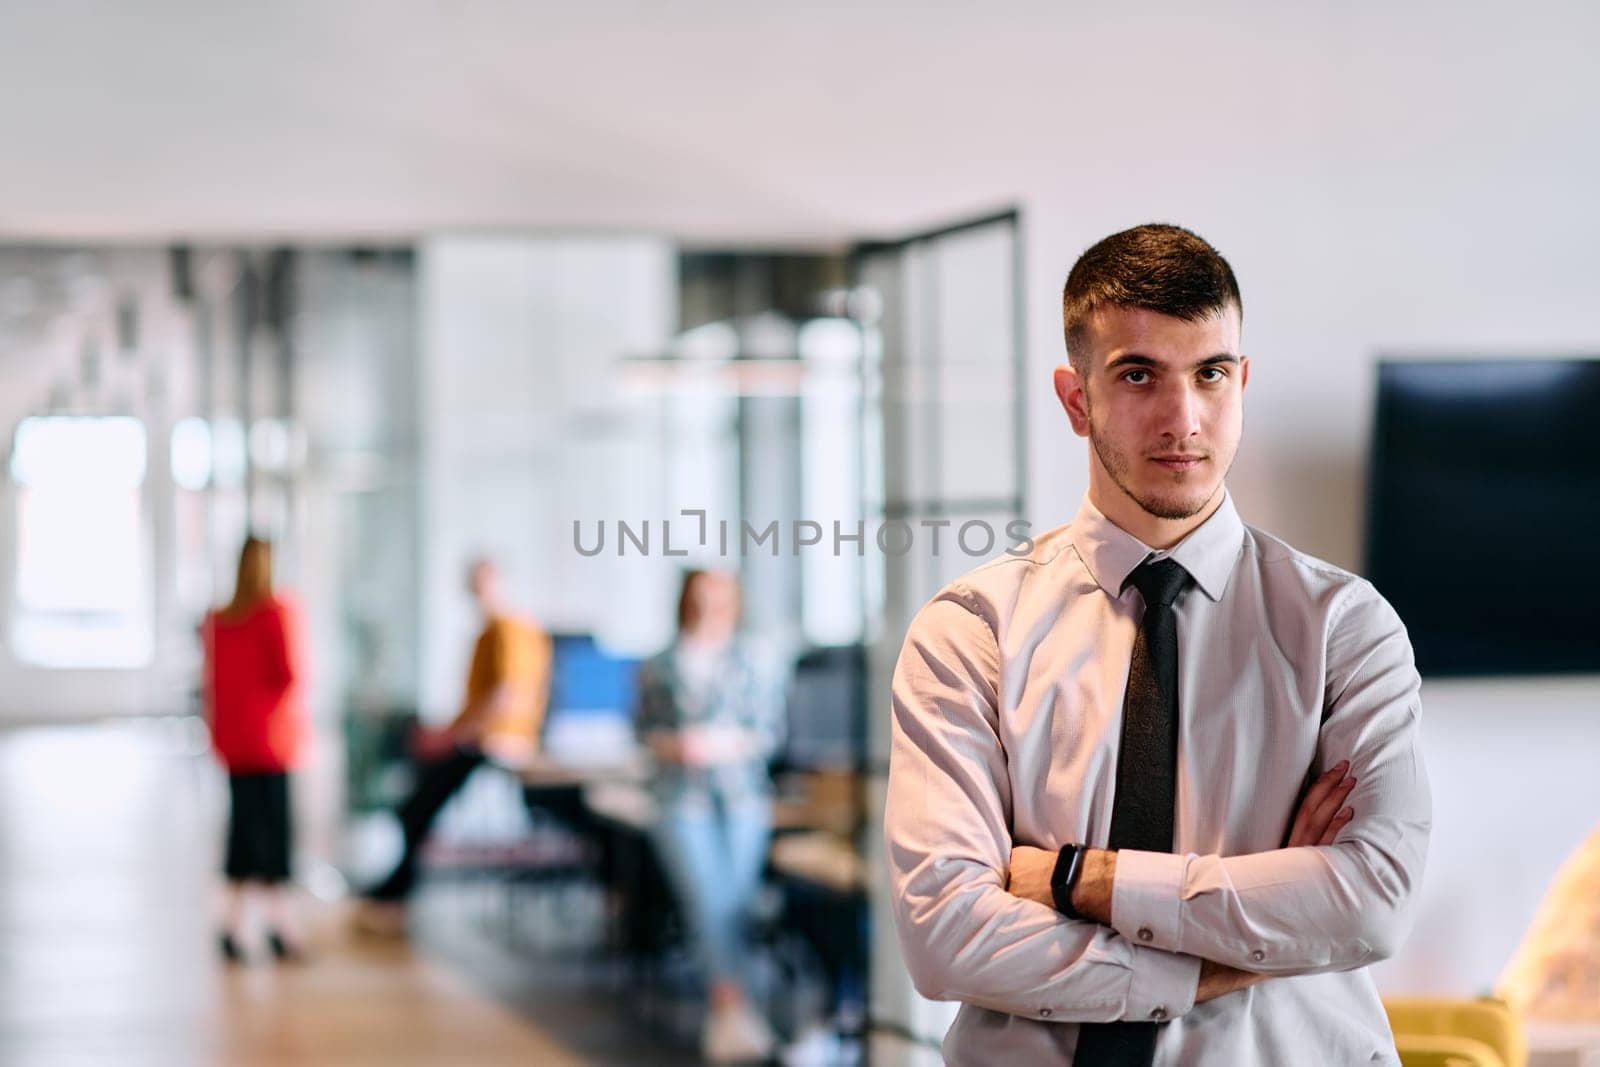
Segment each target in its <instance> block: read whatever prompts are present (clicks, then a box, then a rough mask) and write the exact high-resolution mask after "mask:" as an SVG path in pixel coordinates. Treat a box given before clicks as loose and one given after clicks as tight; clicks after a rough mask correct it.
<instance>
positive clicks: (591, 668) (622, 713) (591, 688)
mask: <svg viewBox="0 0 1600 1067" xmlns="http://www.w3.org/2000/svg"><path fill="white" fill-rule="evenodd" d="M551 640H552V643H553V646H554V647H553V649H552V652H553V663H552V666H551V672H550V704H549V710H548V711H546V713H545V725H544V746H543V747H544V752H545V754H546V755H548V756H550V757H551V758H552V759H556V760H560V761H562V762H569V763H608V762H612V761H615V760H617V759H619V758H623V757H625V756H627V755H628V754H629V753H631V752H632V750H633V748H634V733H633V704H634V680H635V676H636V675H637V674H638V671H639V660H637V659H635V658H633V657H629V656H620V655H616V654H613V653H612V652H610V651H608V650H607V649H605V648H604V647H603V646H601V645H600V644H599V643H598V642H596V641H595V639H594V636H593V635H592V634H573V633H568V634H554V635H552V638H551Z"/></svg>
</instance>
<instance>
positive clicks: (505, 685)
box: [363, 559, 550, 930]
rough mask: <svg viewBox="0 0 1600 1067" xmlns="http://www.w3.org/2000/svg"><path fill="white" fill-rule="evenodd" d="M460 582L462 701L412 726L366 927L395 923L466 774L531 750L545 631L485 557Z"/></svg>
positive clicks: (511, 763)
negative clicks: (412, 764) (409, 781)
mask: <svg viewBox="0 0 1600 1067" xmlns="http://www.w3.org/2000/svg"><path fill="white" fill-rule="evenodd" d="M467 585H468V588H469V590H470V591H471V593H472V597H473V599H474V600H475V601H476V602H477V605H478V611H479V613H480V615H481V616H482V619H483V629H482V631H481V632H480V633H479V634H478V640H477V643H476V644H475V645H474V646H473V650H472V665H471V667H470V668H469V669H468V671H467V688H466V694H465V699H464V700H463V702H462V706H461V711H460V712H459V713H458V714H457V715H456V717H455V719H454V720H453V721H452V722H451V723H450V724H449V725H448V726H445V727H422V728H419V729H418V731H417V734H416V737H415V739H414V742H413V748H414V751H415V753H416V757H417V761H418V774H417V784H416V787H415V788H414V789H413V790H412V793H411V796H410V798H409V799H407V800H406V802H405V803H404V804H403V805H401V807H400V810H399V813H398V814H399V816H400V825H401V827H402V828H403V829H404V831H405V851H404V852H403V853H402V854H401V856H400V860H399V862H398V863H397V864H396V865H395V868H394V870H393V872H391V873H390V875H389V877H387V878H386V879H384V880H383V882H381V883H380V884H379V885H378V886H377V887H375V888H374V889H372V890H370V891H369V892H367V893H366V894H365V896H366V899H367V901H368V903H369V905H371V906H370V907H368V908H367V909H366V910H365V912H364V915H363V918H364V919H366V920H368V923H367V924H368V925H369V926H373V927H379V928H383V929H386V930H392V929H395V928H397V927H401V926H403V924H404V921H405V912H404V904H405V902H406V900H407V899H408V898H409V897H410V895H411V891H412V889H413V888H414V887H415V885H416V880H417V870H418V858H419V855H420V853H421V849H422V846H423V844H424V843H425V842H426V841H427V838H428V831H429V829H430V828H431V827H432V825H433V820H434V818H435V817H436V816H437V815H438V814H439V811H440V809H441V808H443V807H444V805H445V802H446V801H448V800H449V799H450V798H451V797H452V796H453V795H455V793H456V791H457V790H459V789H460V788H461V786H462V785H463V784H464V783H465V782H466V780H467V779H468V778H469V777H470V776H471V775H472V772H473V771H475V770H477V768H478V767H479V766H481V765H482V764H484V763H485V762H490V761H492V762H494V763H496V764H499V765H501V766H508V767H512V768H517V767H520V766H522V765H523V764H525V763H526V762H527V761H528V760H529V759H530V758H531V757H532V756H533V754H534V752H535V751H536V750H537V748H538V744H539V730H540V727H541V726H542V725H543V722H544V712H545V704H546V699H547V697H548V695H549V686H550V637H549V635H548V634H546V633H545V632H544V631H543V630H541V629H539V627H538V626H536V625H535V624H534V623H533V622H531V621H529V620H526V619H523V618H519V617H518V616H516V615H514V614H513V613H512V612H511V611H510V609H509V608H508V607H507V605H506V603H505V600H504V597H503V596H502V593H501V588H500V575H499V571H498V569H497V568H496V567H495V565H494V563H493V562H492V561H491V560H488V559H478V560H475V561H474V562H473V563H472V565H471V567H470V568H469V569H468V572H467Z"/></svg>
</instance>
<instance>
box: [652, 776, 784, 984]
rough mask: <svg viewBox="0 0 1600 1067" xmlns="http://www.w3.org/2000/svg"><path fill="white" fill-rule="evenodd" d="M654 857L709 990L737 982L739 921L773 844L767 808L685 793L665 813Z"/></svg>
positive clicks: (751, 800) (757, 798) (758, 797)
mask: <svg viewBox="0 0 1600 1067" xmlns="http://www.w3.org/2000/svg"><path fill="white" fill-rule="evenodd" d="M652 836H653V839H654V841H655V848H656V855H657V857H658V858H659V859H660V861H661V866H662V868H663V869H665V871H666V874H667V879H668V880H669V881H670V882H671V883H672V890H673V894H674V896H675V897H676V899H677V901H678V908H679V910H680V911H681V912H682V914H683V917H684V919H685V920H686V921H687V922H688V924H689V933H690V935H691V936H692V937H693V939H694V944H695V948H696V950H697V952H698V955H699V956H700V958H701V962H702V963H703V964H704V965H705V969H706V977H707V979H708V980H710V981H712V982H718V981H738V980H739V977H740V971H741V966H740V964H741V961H742V960H743V959H744V955H745V952H744V944H743V941H744V937H743V933H744V916H745V912H746V911H748V910H749V907H750V902H751V899H752V898H753V897H754V896H755V892H756V889H757V888H758V887H759V885H760V883H761V872H762V869H763V868H764V867H765V865H766V859H767V842H768V841H769V840H770V839H771V837H772V801H771V799H770V798H769V797H767V796H766V795H764V794H760V793H750V794H746V795H743V796H739V797H734V798H727V797H723V796H721V795H718V794H715V793H711V794H706V793H691V794H688V795H685V796H682V797H678V798H675V799H674V800H672V801H671V802H670V803H668V804H667V805H665V806H663V808H662V811H661V817H660V820H659V821H658V822H657V823H656V827H655V831H654V833H653V835H652Z"/></svg>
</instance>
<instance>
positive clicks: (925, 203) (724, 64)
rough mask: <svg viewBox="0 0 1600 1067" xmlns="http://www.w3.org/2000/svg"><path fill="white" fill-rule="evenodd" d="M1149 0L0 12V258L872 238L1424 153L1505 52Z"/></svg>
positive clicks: (1333, 12)
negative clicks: (1152, 170) (1109, 177)
mask: <svg viewBox="0 0 1600 1067" xmlns="http://www.w3.org/2000/svg"><path fill="white" fill-rule="evenodd" d="M1166 6H1167V8H1168V10H1167V12H1166V13H1165V14H1164V15H1159V16H1158V15H1153V14H1151V13H1150V5H1148V4H1147V5H1142V6H1141V7H1140V8H1139V9H1138V10H1133V11H1121V10H1114V5H1106V4H1095V5H1089V4H1073V3H1068V2H1064V0H1056V2H1044V0H1031V2H1029V0H1008V2H1001V3H991V4H989V5H986V6H983V7H981V8H980V7H979V5H977V4H971V3H966V4H964V3H955V2H950V0H944V2H940V0H927V2H922V3H913V2H909V0H899V2H896V0H862V2H860V3H855V4H845V3H827V2H813V3H807V4H804V5H801V4H796V3H791V4H785V5H779V4H775V3H763V2H761V0H741V2H732V0H694V2H685V0H654V2H649V0H638V2H633V3H626V2H621V0H596V2H588V3H584V4H578V3H576V2H573V3H563V4H551V3H514V2H510V0H499V2H488V0H454V2H446V0H437V2H426V0H366V2H331V0H279V2H275V3H272V2H261V3H244V2H243V0H237V2H227V0H222V2H219V0H207V2H198V0H190V2H183V0H149V2H145V3H138V4H132V3H124V2H121V0H99V2H72V0H62V2H45V0H0V239H3V238H11V239H17V238H48V239H60V240H103V239H108V238H112V239H139V240H149V239H154V240H168V239H173V238H194V239H225V238H230V237H262V238H295V239H301V240H305V239H313V240H314V239H347V238H383V237H409V236H413V235H415V234H418V233H423V232H429V231H435V230H441V229H462V228H468V229H472V228H534V229H551V228H556V229H564V228H576V229H594V228H600V229H646V230H657V231H664V232H667V233H670V234H672V235H675V236H678V237H683V238H687V239H690V240H697V241H704V242H757V243H759V242H803V243H829V242H837V241H843V240H847V239H851V238H856V237H861V236H869V235H879V236H887V235H892V234H895V233H897V232H901V231H905V230H909V229H913V228H916V227H919V226H922V225H926V224H930V223H935V222H939V221H943V220H945V219H948V218H950V217H952V216H960V215H964V214H972V213H976V212H981V211H985V210H988V209H992V208H994V207H997V206H1002V205H1005V204H1008V203H1010V202H1012V201H1014V200H1015V199H1017V198H1018V197H1019V196H1023V195H1024V194H1025V192H1026V190H1025V189H1024V188H1023V185H1024V184H1025V182H1026V180H1027V179H1026V178H1025V176H1026V175H1029V174H1031V175H1033V176H1034V178H1033V180H1034V181H1035V182H1037V181H1038V180H1039V178H1038V176H1039V175H1041V174H1045V175H1058V176H1059V179H1058V180H1059V181H1061V182H1063V183H1070V182H1071V181H1072V178H1073V172H1074V170H1075V169H1078V168H1088V167H1102V168H1103V167H1105V166H1107V165H1108V162H1107V161H1108V160H1116V161H1117V162H1116V165H1118V166H1139V167H1151V166H1178V165H1184V166H1193V165H1195V164H1196V163H1197V162H1198V163H1200V164H1202V165H1204V166H1205V167H1206V168H1208V170H1207V171H1206V173H1208V174H1209V175H1210V176H1211V179H1210V180H1230V179H1229V176H1228V174H1227V171H1228V166H1229V163H1230V161H1231V160H1233V159H1234V158H1237V157H1239V153H1240V152H1241V151H1242V150H1244V149H1249V150H1251V151H1253V152H1255V154H1256V155H1257V156H1260V155H1261V154H1263V153H1270V152H1273V151H1275V146H1276V145H1277V144H1278V143H1279V142H1280V140H1282V139H1286V144H1285V151H1286V154H1287V156H1288V158H1291V159H1298V160H1299V161H1300V162H1299V163H1297V164H1295V165H1302V164H1303V163H1304V161H1305V160H1306V159H1307V158H1308V153H1309V156H1311V157H1318V158H1320V157H1322V156H1323V155H1324V154H1327V155H1329V156H1332V155H1334V154H1337V153H1338V152H1339V151H1340V150H1341V149H1342V147H1343V146H1344V143H1345V142H1349V139H1350V138H1353V137H1358V136H1359V138H1361V141H1360V143H1361V145H1362V148H1363V150H1370V151H1374V152H1376V153H1380V154H1381V153H1383V152H1385V151H1412V150H1415V147H1416V145H1417V144H1418V143H1419V140H1418V139H1419V138H1421V142H1420V143H1422V144H1426V143H1427V140H1428V139H1429V138H1439V137H1441V136H1449V135H1450V129H1451V127H1450V125H1449V123H1450V122H1454V121H1456V120H1455V118H1453V117H1449V116H1446V118H1447V121H1446V123H1445V125H1443V126H1441V125H1440V124H1439V122H1438V121H1437V120H1438V119H1439V118H1440V117H1441V113H1442V112H1452V113H1453V111H1454V109H1456V108H1457V107H1458V106H1459V107H1461V108H1463V109H1466V110H1463V112H1462V113H1463V114H1468V113H1470V109H1471V107H1472V105H1473V103H1474V100H1473V93H1474V92H1478V91H1481V92H1483V93H1484V100H1485V102H1487V103H1488V104H1489V105H1490V106H1493V101H1492V99H1491V98H1490V97H1489V96H1488V90H1487V89H1482V90H1479V89H1475V88H1474V87H1475V86H1481V85H1482V84H1483V83H1484V81H1485V78H1484V74H1485V73H1486V72H1492V71H1493V69H1494V66H1492V65H1480V64H1479V62H1478V60H1477V59H1476V58H1475V52H1481V51H1482V50H1484V49H1504V48H1508V47H1511V45H1510V44H1508V42H1507V35H1506V23H1507V19H1506V13H1507V12H1508V11H1509V10H1511V9H1510V8H1509V7H1503V6H1502V5H1497V4H1493V3H1483V2H1480V3H1477V4H1473V5H1470V11H1468V10H1467V9H1465V8H1463V6H1462V5H1459V4H1452V5H1438V6H1429V5H1420V4H1419V5H1415V6H1413V7H1409V8H1406V9H1403V10H1401V11H1400V12H1398V13H1391V12H1386V11H1385V10H1384V9H1385V8H1387V6H1388V5H1353V4H1345V3H1340V2H1336V0H1323V2H1320V3H1316V4H1292V5H1281V4H1276V3H1267V2H1265V0H1263V2H1259V3H1250V2H1247V0H1243V2H1237V3H1232V4H1229V3H1227V2H1226V0H1219V3H1216V4H1211V5H1202V6H1198V7H1197V6H1195V5H1192V4H1179V3H1176V2H1173V3H1170V4H1168V5H1166ZM1524 6H1525V5H1524ZM1595 9H1596V8H1595V6H1593V5H1589V6H1585V5H1581V4H1573V5H1567V6H1566V7H1565V8H1564V12H1565V13H1564V15H1562V19H1563V20H1565V21H1566V22H1567V26H1566V27H1565V30H1566V32H1562V31H1563V27H1562V26H1561V25H1560V24H1559V23H1553V24H1552V26H1550V27H1546V31H1547V32H1548V35H1549V36H1550V37H1551V38H1552V39H1554V40H1556V41H1557V43H1558V44H1559V41H1561V40H1565V41H1567V42H1568V44H1569V45H1572V42H1573V41H1574V40H1577V41H1579V42H1581V40H1582V39H1583V37H1584V36H1585V35H1584V34H1582V33H1576V32H1574V31H1576V30H1580V29H1595V28H1596V25H1595V24H1596V19H1595V17H1594V15H1593V12H1594V10H1595ZM1584 12H1588V13H1587V14H1585V13H1584ZM1519 18H1521V19H1522V20H1523V23H1524V24H1527V23H1528V22H1530V17H1529V16H1519ZM1572 46H1573V47H1576V46H1575V45H1572ZM1568 50H1569V51H1570V48H1568ZM1590 58H1591V59H1592V56H1591V57H1590ZM1551 69H1555V70H1559V69H1561V66H1560V64H1559V63H1552V64H1551ZM1583 78H1584V81H1583V84H1589V83H1592V81H1593V79H1592V77H1591V76H1588V75H1584V76H1583ZM1399 95H1405V96H1407V97H1408V98H1411V99H1409V104H1410V107H1409V109H1407V110H1405V111H1404V116H1403V117H1402V118H1400V119H1397V118H1396V115H1397V114H1400V112H1399V111H1397V110H1396V108H1394V107H1392V106H1391V104H1392V103H1393V100H1394V98H1396V97H1397V96H1399ZM1418 101H1420V103H1419V102H1418ZM1585 108H1587V109H1589V110H1592V108H1589V106H1588V105H1585ZM1530 120H1531V121H1534V122H1535V123H1537V122H1538V119H1537V117H1531V119H1530ZM1441 130H1442V131H1443V132H1441ZM1460 142H1461V145H1465V144H1466V143H1467V140H1466V138H1465V136H1464V135H1463V137H1462V138H1461V139H1460ZM1152 145H1156V146H1159V152H1156V153H1153V152H1152V151H1151V146H1152ZM1458 147H1459V146H1458ZM1380 158H1381V156H1380Z"/></svg>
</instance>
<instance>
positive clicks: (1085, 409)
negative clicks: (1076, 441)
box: [1054, 363, 1089, 437]
mask: <svg viewBox="0 0 1600 1067" xmlns="http://www.w3.org/2000/svg"><path fill="white" fill-rule="evenodd" d="M1054 381H1055V386H1056V399H1058V400H1060V401H1061V407H1062V409H1063V410H1065V411H1066V413H1067V419H1068V421H1070V422H1071V423H1072V432H1073V433H1075V434H1077V435H1078V436H1079V437H1088V436H1089V395H1088V393H1087V392H1086V391H1085V389H1084V381H1083V377H1082V375H1080V374H1079V373H1078V369H1077V368H1076V367H1074V366H1073V365H1072V364H1070V363H1063V364H1061V366H1059V367H1057V368H1056V372H1055V375H1054Z"/></svg>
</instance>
